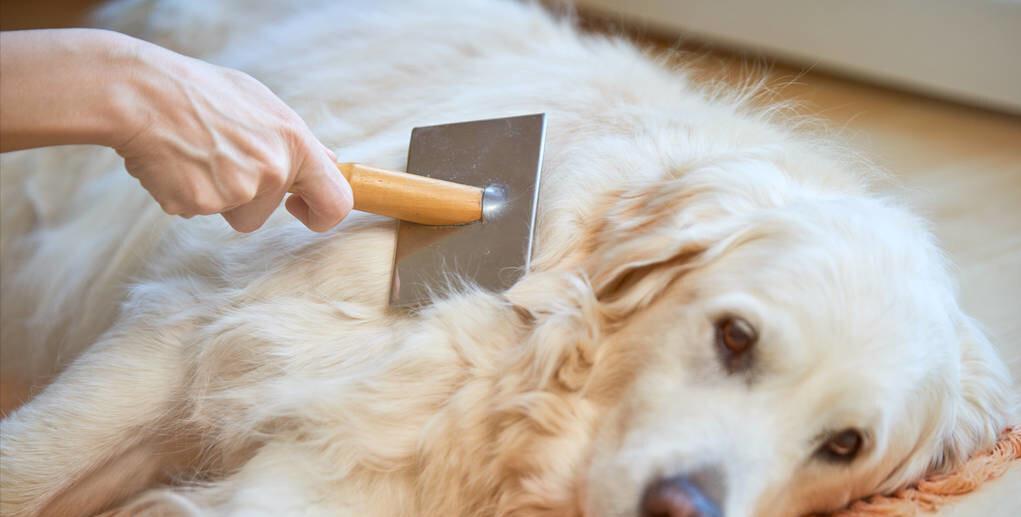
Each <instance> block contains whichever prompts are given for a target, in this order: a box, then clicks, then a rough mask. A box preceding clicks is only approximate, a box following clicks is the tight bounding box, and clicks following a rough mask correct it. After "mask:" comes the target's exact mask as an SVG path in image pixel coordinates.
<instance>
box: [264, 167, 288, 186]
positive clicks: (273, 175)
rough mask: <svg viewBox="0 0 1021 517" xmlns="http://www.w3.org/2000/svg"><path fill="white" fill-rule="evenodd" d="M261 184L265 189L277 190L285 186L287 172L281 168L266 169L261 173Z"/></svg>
mask: <svg viewBox="0 0 1021 517" xmlns="http://www.w3.org/2000/svg"><path fill="white" fill-rule="evenodd" d="M262 182H263V184H265V185H266V187H268V188H270V189H272V190H278V189H280V188H283V187H284V185H286V184H287V172H286V171H284V169H283V168H282V167H267V168H266V169H265V170H263V172H262Z"/></svg>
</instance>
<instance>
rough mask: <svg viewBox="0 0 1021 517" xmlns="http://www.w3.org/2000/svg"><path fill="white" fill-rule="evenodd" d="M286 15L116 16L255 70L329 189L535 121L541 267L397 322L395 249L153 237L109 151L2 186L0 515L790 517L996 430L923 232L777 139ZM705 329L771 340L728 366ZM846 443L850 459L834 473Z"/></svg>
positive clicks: (632, 80) (372, 238) (210, 227)
mask: <svg viewBox="0 0 1021 517" xmlns="http://www.w3.org/2000/svg"><path fill="white" fill-rule="evenodd" d="M290 4H291V3H290V2H285V1H284V0H280V1H279V2H259V3H254V2H249V1H247V0H237V1H234V2H215V3H208V2H203V1H200V0H190V1H189V0H179V1H163V0H128V1H122V2H118V3H116V4H114V5H113V6H112V7H109V8H108V9H107V10H106V11H105V13H104V14H105V15H106V17H107V18H108V19H111V20H114V21H115V23H114V27H116V28H118V29H120V30H124V31H127V32H131V33H134V34H136V35H139V36H141V37H145V38H148V39H151V40H153V41H156V42H157V43H160V44H163V45H166V46H169V47H171V48H174V49H178V50H181V51H183V52H186V53H190V54H193V55H196V56H198V57H202V58H204V59H207V60H211V61H214V62H218V63H222V64H225V65H228V66H232V67H236V68H240V69H242V70H245V71H247V72H249V73H251V74H252V75H254V76H255V77H256V78H258V79H260V80H262V81H264V82H265V83H266V84H267V85H269V86H270V87H271V88H272V89H273V90H274V91H276V92H277V93H278V94H279V95H281V96H282V97H283V98H284V99H285V100H286V101H287V102H288V103H289V104H290V105H291V106H293V107H294V108H295V109H297V110H298V111H299V113H301V114H302V115H303V116H304V117H305V118H306V119H307V121H308V122H309V124H310V126H311V127H312V129H313V131H314V132H315V133H316V134H317V135H319V136H320V138H321V139H322V140H323V141H324V142H326V143H327V144H329V145H330V146H331V147H333V148H334V149H336V150H337V151H338V154H339V155H340V156H341V158H342V159H344V160H348V161H362V162H366V163H372V164H376V165H380V166H384V167H393V168H400V167H401V166H402V165H403V162H404V155H405V152H406V149H407V148H406V146H407V140H408V134H409V130H410V128H412V127H413V126H416V125H425V124H433V123H441V122H449V121H457V120H472V119H479V118H491V117H499V116H508V115H518V114H526V113H533V112H540V111H544V112H547V113H548V114H549V137H548V141H547V153H546V157H545V163H544V171H543V176H544V181H543V184H542V189H541V213H540V218H539V223H538V229H537V242H536V246H537V248H536V252H535V259H534V270H533V271H532V272H530V273H529V274H528V275H526V276H525V278H524V279H523V280H521V281H520V282H519V283H518V284H517V285H516V286H515V287H514V288H512V289H511V290H510V291H509V292H507V293H503V294H494V293H488V292H480V291H478V290H474V289H471V288H470V287H466V288H463V289H461V290H460V291H459V292H458V293H457V294H454V295H451V296H449V297H447V298H446V299H443V300H438V301H437V302H436V304H435V305H434V306H432V307H431V308H428V309H426V310H424V311H422V312H420V313H418V314H415V315H407V314H403V313H398V312H393V311H390V310H388V309H387V308H386V303H385V302H386V293H387V291H388V281H389V269H390V257H391V254H392V251H393V244H394V242H393V238H394V236H393V228H394V226H393V223H392V222H390V221H387V220H384V219H382V218H378V217H375V216H368V215H366V214H353V215H352V216H351V217H349V218H348V219H347V220H346V222H345V223H344V224H343V225H342V226H341V227H340V228H338V229H336V230H335V231H333V232H331V233H329V234H326V235H316V234H313V233H310V232H308V231H307V230H305V229H304V228H303V227H301V226H300V225H299V224H298V223H296V222H295V221H293V220H292V219H290V218H289V217H288V216H287V215H286V214H281V213H278V214H276V215H275V216H274V217H273V218H272V219H271V221H270V222H269V224H268V226H267V227H265V228H264V229H262V230H260V231H258V232H256V233H253V234H248V235H241V234H235V233H234V232H232V231H231V230H230V228H229V227H228V226H227V225H226V224H225V223H224V222H223V221H221V220H220V219H219V218H218V217H210V218H198V219H192V220H179V219H173V218H171V217H169V216H166V215H163V214H162V213H161V212H160V211H159V209H158V207H157V206H156V204H155V203H154V202H152V201H151V200H150V199H149V198H148V197H147V195H146V193H145V192H144V191H143V190H142V189H141V188H139V187H138V185H137V184H135V182H134V180H133V179H131V178H130V177H129V176H128V175H127V174H125V173H124V172H123V170H122V169H121V167H120V165H119V161H118V158H117V157H116V156H115V155H114V154H113V153H112V152H109V151H106V150H101V149H86V148H67V149H51V150H46V151H39V152H31V153H20V154H17V155H12V156H6V157H4V163H3V200H2V202H3V250H2V253H3V282H4V283H3V306H2V307H3V357H2V362H3V368H4V372H5V375H8V374H11V373H12V372H13V373H20V374H22V375H24V374H26V373H30V374H31V375H33V376H34V377H35V378H36V379H39V378H45V376H46V375H48V374H50V373H53V372H56V371H58V370H62V372H61V373H60V374H59V377H57V378H56V380H55V382H53V383H52V384H50V385H49V386H48V387H46V388H45V390H43V391H42V392H41V393H40V394H39V395H38V396H37V397H35V399H34V400H32V401H31V402H30V403H29V404H27V405H26V406H24V407H22V408H21V409H19V410H17V411H16V412H14V413H13V414H12V415H10V416H9V417H8V418H7V419H6V420H4V421H3V423H2V434H3V442H2V454H3V456H2V467H0V468H2V474H0V482H2V497H0V499H2V513H3V515H5V516H6V515H11V516H14V515H19V516H22V515H32V514H35V513H37V512H40V511H43V510H44V509H45V511H46V512H49V513H51V514H60V515H72V514H88V513H92V512H95V511H99V510H102V509H105V508H109V507H111V506H112V505H115V504H118V503H124V502H125V501H130V502H128V503H127V504H129V505H130V507H129V508H130V509H131V510H130V511H141V510H143V509H149V510H152V511H154V512H155V511H157V509H159V510H160V511H165V510H168V509H169V510H176V511H180V512H183V513H189V512H191V513H200V514H214V515H219V514H256V513H258V514H266V515H292V514H293V515H298V514H301V515H578V514H586V515H592V516H618V515H619V516H625V515H634V514H636V513H637V512H638V509H639V498H640V496H641V493H642V490H643V487H645V486H646V485H647V484H648V483H650V482H652V481H653V480H654V479H656V478H658V477H661V476H672V475H677V474H683V475H686V476H689V477H691V478H692V479H695V480H697V482H698V483H699V484H700V485H701V486H702V488H703V489H704V490H705V491H706V492H707V493H708V494H710V495H711V497H713V498H715V499H717V500H718V501H719V503H720V505H721V506H722V507H723V508H724V510H725V513H726V515H729V516H742V515H752V514H755V515H795V514H800V513H805V512H808V511H823V510H829V509H835V508H839V507H840V506H842V505H844V504H846V503H847V502H848V501H850V500H852V499H853V498H856V497H860V496H864V495H867V494H870V493H875V492H887V491H891V490H894V489H896V488H898V487H901V486H903V485H905V484H907V483H909V482H911V481H914V480H916V479H918V478H919V477H920V476H921V475H922V474H923V473H926V472H929V471H931V470H934V469H942V468H947V467H950V466H953V465H955V464H956V463H957V462H959V461H961V460H962V459H963V458H965V457H967V456H968V455H970V454H972V453H973V452H975V451H976V450H977V449H980V448H982V447H986V446H988V445H989V444H990V443H991V442H992V441H993V439H994V438H995V436H996V435H997V433H998V431H999V430H1000V429H1001V428H1002V426H1003V425H1004V424H1005V419H1006V415H1007V413H1008V409H1009V408H1010V405H1011V401H1010V400H1009V398H1010V397H1009V393H1010V391H1009V382H1010V381H1009V379H1008V377H1007V373H1006V370H1005V368H1004V366H1003V365H1002V363H1001V362H1000V360H999V359H998V358H997V357H996V356H995V353H994V351H993V349H992V347H991V345H990V344H989V342H988V341H987V340H986V339H985V337H984V336H983V334H982V333H981V332H980V330H979V329H978V328H977V327H976V325H975V324H974V323H973V322H972V321H971V320H969V319H968V317H967V316H965V315H964V314H962V312H961V310H960V309H959V307H958V305H957V302H956V301H955V294H954V292H953V288H952V283H951V280H950V279H949V277H948V275H947V272H946V269H947V267H946V265H945V263H944V260H943V258H942V256H941V254H940V252H939V250H938V249H937V248H936V246H935V245H934V244H933V242H932V239H931V237H930V235H929V233H928V232H927V230H926V228H925V225H924V224H923V223H922V222H921V221H920V220H919V219H917V218H916V217H914V216H912V215H911V214H910V213H908V212H907V211H906V210H905V209H903V208H901V207H900V206H899V205H898V204H897V203H896V202H893V201H891V200H888V199H883V198H880V197H878V196H877V195H875V194H873V193H870V190H869V187H868V185H867V181H866V180H867V178H868V177H869V174H870V173H869V172H868V171H867V170H865V169H866V168H864V167H862V166H859V165H855V162H854V161H853V160H848V159H847V158H845V157H842V155H841V154H840V153H837V152H835V151H833V150H831V149H830V148H829V147H828V146H826V145H824V144H821V143H820V142H818V141H816V140H814V139H810V138H808V137H806V136H803V135H799V134H798V132H796V131H794V130H793V129H791V128H789V127H786V126H785V125H783V124H780V123H777V122H775V121H772V120H771V118H775V117H772V116H771V115H772V112H771V111H768V110H767V111H754V110H751V109H748V108H746V107H744V106H743V104H742V102H741V99H740V98H738V97H737V96H725V95H719V94H713V95H710V94H707V93H706V92H704V91H700V90H699V89H697V88H695V87H694V86H692V85H691V84H689V83H688V82H687V80H686V79H685V76H684V75H683V74H681V73H678V72H673V71H669V70H667V69H666V68H665V67H663V66H661V65H660V64H657V63H656V62H654V61H653V60H652V59H650V58H648V57H646V56H644V55H642V54H641V53H640V52H639V51H638V50H636V49H635V48H634V47H632V46H631V45H629V44H627V43H625V42H622V41H617V40H610V39H605V38H603V37H586V36H581V35H579V34H578V33H577V32H576V31H575V30H573V29H572V28H570V27H569V26H568V24H566V23H564V22H558V21H555V20H553V19H552V18H551V17H549V16H548V15H546V14H545V13H543V12H542V10H541V9H540V8H539V7H536V6H529V5H520V4H513V3H500V2H486V3H482V2H473V1H468V0H462V1H455V0H450V1H443V2H437V1H425V0H422V1H411V2H398V3H390V2H352V3H340V4H339V5H338V3H336V2H319V3H318V4H316V3H306V4H304V7H303V8H300V9H299V8H296V7H292V6H290ZM723 315H739V316H741V317H743V318H745V319H746V320H748V321H749V322H750V323H752V324H753V325H754V326H755V327H756V329H757V330H758V332H759V335H760V339H759V342H758V344H757V345H756V347H755V348H754V350H753V351H752V353H751V356H750V358H749V360H748V364H747V368H745V369H740V370H734V369H728V368H727V366H726V365H725V364H724V363H725V362H724V361H723V360H722V359H721V354H722V352H721V350H720V349H719V347H718V345H717V344H716V340H715V338H714V330H713V328H714V327H713V322H714V321H715V320H717V319H718V318H720V317H721V316H723ZM79 352H81V353H80V355H79ZM845 428H856V429H860V430H862V431H863V432H864V433H865V435H866V442H865V446H864V448H863V450H862V452H861V454H860V455H859V457H858V458H857V459H855V460H854V461H852V462H850V463H848V464H842V463H836V462H832V461H826V460H825V459H824V458H823V457H821V456H820V454H818V452H817V451H818V449H819V447H820V444H821V443H822V442H824V441H825V438H826V437H827V436H828V433H832V432H835V431H839V430H842V429H845ZM168 479H169V480H170V481H171V484H169V485H164V486H169V487H170V488H162V489H153V487H155V486H157V485H159V484H160V483H161V482H163V481H166V480H168ZM139 494H140V495H139Z"/></svg>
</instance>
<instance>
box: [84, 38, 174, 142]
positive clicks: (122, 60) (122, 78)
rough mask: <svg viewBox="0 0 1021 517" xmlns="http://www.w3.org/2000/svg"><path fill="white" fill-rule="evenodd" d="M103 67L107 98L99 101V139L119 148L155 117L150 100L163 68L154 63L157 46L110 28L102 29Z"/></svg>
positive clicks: (96, 131)
mask: <svg viewBox="0 0 1021 517" xmlns="http://www.w3.org/2000/svg"><path fill="white" fill-rule="evenodd" d="M100 32H103V33H105V34H102V35H101V36H100V37H99V38H98V39H99V40H100V41H99V42H98V43H99V45H101V48H100V50H99V59H100V60H101V62H102V64H101V66H100V67H99V69H100V70H102V71H103V74H104V75H105V77H104V78H103V86H102V88H101V89H100V91H101V92H102V93H101V95H102V97H103V100H102V101H101V102H97V103H96V106H97V110H96V113H95V126H94V131H95V138H96V140H97V142H95V143H98V144H101V145H105V146H108V147H113V148H115V149H119V148H120V147H121V146H123V145H124V144H126V143H127V142H129V141H130V140H131V139H132V138H134V137H135V136H136V135H137V134H138V133H139V132H141V131H142V130H143V129H144V128H145V127H146V126H147V125H148V124H149V122H150V120H151V118H152V113H151V107H150V105H149V104H150V102H151V98H152V96H153V90H154V88H155V87H156V85H158V84H159V83H160V82H161V80H160V77H159V76H160V75H161V74H162V71H161V70H160V67H158V66H156V65H155V64H154V61H155V57H156V56H154V54H155V52H154V51H153V49H156V48H158V47H155V46H154V45H152V44H149V43H146V42H144V41H141V40H138V39H135V38H132V37H130V36H126V35H124V34H119V33H116V32H110V31H100Z"/></svg>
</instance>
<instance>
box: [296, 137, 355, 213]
mask: <svg viewBox="0 0 1021 517" xmlns="http://www.w3.org/2000/svg"><path fill="white" fill-rule="evenodd" d="M331 154H332V153H329V154H328V151H327V150H326V149H325V148H323V147H322V146H321V145H317V146H316V151H313V152H310V153H309V156H307V157H306V159H305V160H304V161H303V162H302V164H301V168H300V169H299V170H298V174H297V175H296V177H295V179H294V183H293V184H292V185H291V192H293V193H294V195H292V196H291V197H290V198H288V199H287V203H286V204H287V210H288V211H289V212H290V213H291V214H292V215H294V217H296V218H298V220H299V221H301V222H302V223H303V224H304V225H305V226H307V227H308V228H309V229H310V230H312V231H316V232H324V231H326V230H329V229H330V228H333V227H334V226H336V225H337V224H338V223H340V221H341V220H342V219H343V218H344V217H345V216H347V214H348V212H350V211H351V208H352V207H353V205H354V200H353V198H352V195H351V187H350V186H349V185H348V184H347V181H346V180H345V179H344V176H342V175H341V174H340V171H338V170H337V166H336V164H335V161H334V158H332V157H331V156H330V155H331Z"/></svg>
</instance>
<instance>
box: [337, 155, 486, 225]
mask: <svg viewBox="0 0 1021 517" xmlns="http://www.w3.org/2000/svg"><path fill="white" fill-rule="evenodd" d="M337 168H338V169H340V172H341V174H343V175H344V177H345V178H347V182H348V183H349V184H350V185H351V192H352V193H353V194H354V201H355V210H361V211H363V212H371V213H373V214H378V215H385V216H387V217H393V218H395V219H400V220H402V221H410V222H413V223H419V224H431V225H453V224H467V223H471V222H475V221H478V220H479V219H482V189H481V188H477V187H471V186H468V185H461V184H460V183H452V182H449V181H443V180H438V179H433V178H427V177H425V176H419V175H417V174H408V173H406V172H396V171H388V170H385V169H377V168H375V167H367V166H365V165H361V164H358V163H338V164H337Z"/></svg>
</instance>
